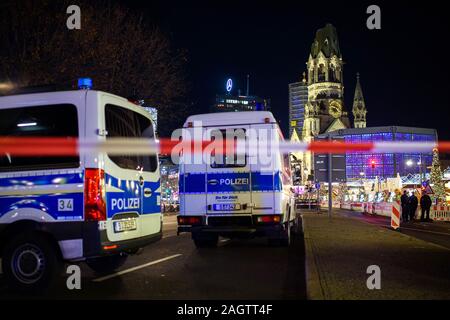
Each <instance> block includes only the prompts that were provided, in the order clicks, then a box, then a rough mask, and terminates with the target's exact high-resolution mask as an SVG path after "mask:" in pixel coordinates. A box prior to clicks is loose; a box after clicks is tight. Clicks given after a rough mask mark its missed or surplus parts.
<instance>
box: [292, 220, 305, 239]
mask: <svg viewBox="0 0 450 320" xmlns="http://www.w3.org/2000/svg"><path fill="white" fill-rule="evenodd" d="M302 223H303V222H302V217H301V216H297V217H296V218H295V220H294V224H293V225H292V231H291V232H292V234H293V235H294V236H301V235H302V234H303V228H302Z"/></svg>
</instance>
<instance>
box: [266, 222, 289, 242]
mask: <svg viewBox="0 0 450 320" xmlns="http://www.w3.org/2000/svg"><path fill="white" fill-rule="evenodd" d="M292 227H293V226H292V225H291V222H289V221H288V222H286V227H285V230H284V231H282V232H281V233H280V236H279V237H277V238H269V239H268V243H269V245H270V246H276V247H278V246H282V247H288V246H290V245H291V243H292Z"/></svg>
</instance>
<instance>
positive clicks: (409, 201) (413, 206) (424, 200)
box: [400, 190, 432, 222]
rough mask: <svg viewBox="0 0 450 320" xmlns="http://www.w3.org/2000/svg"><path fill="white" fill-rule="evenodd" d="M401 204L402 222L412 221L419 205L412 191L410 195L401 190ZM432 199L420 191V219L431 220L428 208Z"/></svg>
mask: <svg viewBox="0 0 450 320" xmlns="http://www.w3.org/2000/svg"><path fill="white" fill-rule="evenodd" d="M400 200H401V206H402V220H403V222H408V221H414V217H415V215H416V211H417V207H418V206H419V199H418V198H417V196H416V195H415V194H414V193H413V194H412V195H411V196H408V193H407V191H406V190H405V191H403V195H402V196H401V198H400ZM431 205H432V201H431V198H430V196H429V195H428V194H426V193H425V192H423V193H422V195H421V197H420V209H421V215H420V221H432V220H431V219H430V209H431Z"/></svg>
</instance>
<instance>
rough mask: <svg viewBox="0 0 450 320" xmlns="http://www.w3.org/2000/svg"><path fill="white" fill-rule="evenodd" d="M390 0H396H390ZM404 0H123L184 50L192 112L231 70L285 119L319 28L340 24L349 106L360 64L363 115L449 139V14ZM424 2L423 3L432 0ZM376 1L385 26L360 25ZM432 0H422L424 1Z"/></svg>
mask: <svg viewBox="0 0 450 320" xmlns="http://www.w3.org/2000/svg"><path fill="white" fill-rule="evenodd" d="M393 2H395V3H393ZM421 3H422V4H416V3H413V2H405V1H390V2H387V1H386V2H380V1H376V2H374V1H371V2H367V1H353V2H352V1H333V2H331V1H311V2H307V1H300V0H298V1H281V0H278V1H221V2H217V1H208V2H206V1H202V2H199V1H185V2H181V1H180V2H173V1H160V2H158V1H153V0H152V1H127V2H126V4H127V5H128V6H130V7H132V8H134V9H138V10H140V11H142V12H143V13H144V15H145V17H146V18H148V19H149V21H151V22H152V23H154V24H155V25H157V26H159V27H160V28H161V29H162V30H163V31H164V32H166V33H167V34H168V35H169V36H170V38H171V39H172V41H173V44H174V46H175V47H177V48H185V49H187V51H188V57H189V61H188V65H187V74H188V79H189V82H190V83H191V94H190V96H189V97H188V98H189V101H190V102H191V103H193V106H192V110H191V113H192V114H194V113H199V112H207V111H208V108H209V106H210V105H211V104H212V103H213V102H214V98H215V95H216V94H217V93H224V92H225V82H226V79H227V78H229V77H230V78H233V80H234V82H235V89H236V92H235V93H236V94H237V89H238V88H240V89H241V90H242V92H245V86H246V84H245V83H246V82H245V81H246V75H247V74H250V76H251V83H250V94H254V95H258V96H261V97H265V98H270V99H271V101H272V112H273V113H274V115H275V117H276V118H277V119H278V120H279V122H280V124H281V126H282V128H283V131H284V132H285V133H286V132H287V128H288V84H289V83H291V82H295V81H298V80H299V79H300V77H301V74H302V72H303V71H304V70H305V67H306V64H305V63H306V61H307V58H308V55H309V51H310V48H311V44H312V41H313V39H314V35H315V32H316V30H317V29H318V28H321V27H323V26H324V25H325V24H326V23H331V24H333V25H334V26H335V27H336V28H337V31H338V36H339V42H340V48H341V52H342V55H343V60H344V62H345V66H344V84H345V92H344V94H345V109H346V110H347V111H348V112H349V113H351V108H352V101H353V94H354V88H355V82H356V72H360V74H361V84H362V89H363V93H364V97H365V101H366V106H367V109H368V114H367V125H368V126H381V125H404V126H415V127H426V128H436V129H438V134H439V138H440V139H441V140H443V139H450V134H449V130H448V123H449V117H448V114H449V112H448V111H447V110H448V108H449V100H448V99H447V98H446V97H447V96H448V92H449V89H450V86H449V75H450V72H449V71H450V70H449V69H450V68H449V63H448V61H447V60H448V53H447V47H448V41H449V37H448V31H449V30H450V27H449V24H450V23H449V19H448V17H446V14H447V13H446V10H445V7H443V6H444V5H443V4H442V3H443V2H437V1H436V2H421ZM428 3H429V4H428ZM370 4H377V5H379V6H380V7H381V16H382V18H381V20H382V21H381V23H382V24H381V27H382V29H381V30H369V29H367V28H366V19H367V17H368V14H366V8H367V7H368V6H369V5H370ZM427 4H428V5H427Z"/></svg>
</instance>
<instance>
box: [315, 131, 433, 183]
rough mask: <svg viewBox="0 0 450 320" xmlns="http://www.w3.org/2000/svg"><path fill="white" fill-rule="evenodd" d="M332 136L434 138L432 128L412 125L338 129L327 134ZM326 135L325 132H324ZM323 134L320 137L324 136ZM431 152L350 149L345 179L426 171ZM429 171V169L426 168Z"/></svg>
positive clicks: (347, 138) (347, 139)
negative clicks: (356, 150) (373, 151)
mask: <svg viewBox="0 0 450 320" xmlns="http://www.w3.org/2000/svg"><path fill="white" fill-rule="evenodd" d="M329 134H330V136H331V137H342V138H344V139H345V142H350V143H364V142H377V141H409V142H411V141H420V142H426V141H437V132H436V130H435V129H425V128H413V127H396V126H392V127H369V128H351V129H340V130H336V131H333V132H330V133H329ZM327 135H328V134H327ZM327 135H323V137H325V136H327ZM432 160H433V154H432V152H431V151H430V152H429V153H370V152H349V153H347V154H346V175H347V180H348V181H352V180H358V179H361V177H364V178H367V179H374V178H376V177H378V178H393V177H396V176H397V174H399V175H400V176H402V177H404V176H408V175H409V174H412V175H414V174H418V173H419V172H420V171H422V173H423V174H425V173H426V172H427V167H429V166H431V163H432ZM428 172H429V171H428Z"/></svg>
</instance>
